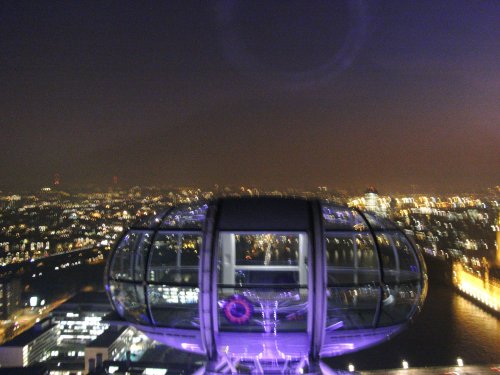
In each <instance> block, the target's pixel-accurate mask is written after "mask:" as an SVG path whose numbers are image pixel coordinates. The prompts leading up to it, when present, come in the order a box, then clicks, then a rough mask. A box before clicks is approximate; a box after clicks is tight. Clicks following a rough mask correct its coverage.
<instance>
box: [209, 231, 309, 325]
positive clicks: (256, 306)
mask: <svg viewBox="0 0 500 375" xmlns="http://www.w3.org/2000/svg"><path fill="white" fill-rule="evenodd" d="M307 249H308V242H307V235H306V234H302V233H283V234H281V233H232V232H222V233H219V242H218V264H217V272H218V294H217V305H218V306H217V307H218V321H219V331H220V332H230V331H244V332H260V333H277V332H290V331H305V330H306V328H307V312H308V303H307V297H308V294H307V282H308V279H307V277H308V275H307V269H308V267H307V260H306V259H307Z"/></svg>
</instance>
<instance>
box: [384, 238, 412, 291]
mask: <svg viewBox="0 0 500 375" xmlns="http://www.w3.org/2000/svg"><path fill="white" fill-rule="evenodd" d="M377 241H378V245H379V248H380V253H381V257H382V266H383V270H384V281H385V282H386V283H398V282H407V281H412V280H418V279H420V272H419V269H418V266H417V259H416V257H415V253H414V252H413V250H412V249H411V246H410V244H409V242H408V240H407V239H406V237H405V236H404V235H402V234H400V233H397V232H394V233H384V234H382V233H379V234H377Z"/></svg>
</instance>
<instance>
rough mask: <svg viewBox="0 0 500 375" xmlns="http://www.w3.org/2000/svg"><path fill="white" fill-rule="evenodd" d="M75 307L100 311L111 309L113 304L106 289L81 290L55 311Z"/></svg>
mask: <svg viewBox="0 0 500 375" xmlns="http://www.w3.org/2000/svg"><path fill="white" fill-rule="evenodd" d="M74 309H80V310H81V309H84V310H86V309H90V310H100V311H108V310H109V311H111V305H110V303H109V300H108V297H107V296H106V293H105V292H104V291H102V292H81V293H78V294H76V295H75V296H74V297H72V298H70V299H69V300H67V301H66V302H65V303H63V304H62V305H60V306H58V307H57V308H56V309H55V310H54V312H56V313H57V312H58V311H64V312H66V311H68V310H74Z"/></svg>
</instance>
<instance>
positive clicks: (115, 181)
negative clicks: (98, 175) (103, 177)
mask: <svg viewBox="0 0 500 375" xmlns="http://www.w3.org/2000/svg"><path fill="white" fill-rule="evenodd" d="M113 185H115V186H116V185H118V176H113Z"/></svg>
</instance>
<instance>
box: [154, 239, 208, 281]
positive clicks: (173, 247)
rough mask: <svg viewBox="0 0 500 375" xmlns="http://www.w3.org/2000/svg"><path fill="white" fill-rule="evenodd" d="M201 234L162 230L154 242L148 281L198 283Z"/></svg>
mask: <svg viewBox="0 0 500 375" xmlns="http://www.w3.org/2000/svg"><path fill="white" fill-rule="evenodd" d="M200 251H201V234H199V235H198V234H182V233H175V234H173V233H167V232H160V233H158V234H157V235H156V237H155V240H154V242H153V247H152V253H151V261H150V266H149V272H148V281H160V282H173V283H186V284H197V283H198V264H199V255H200Z"/></svg>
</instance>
